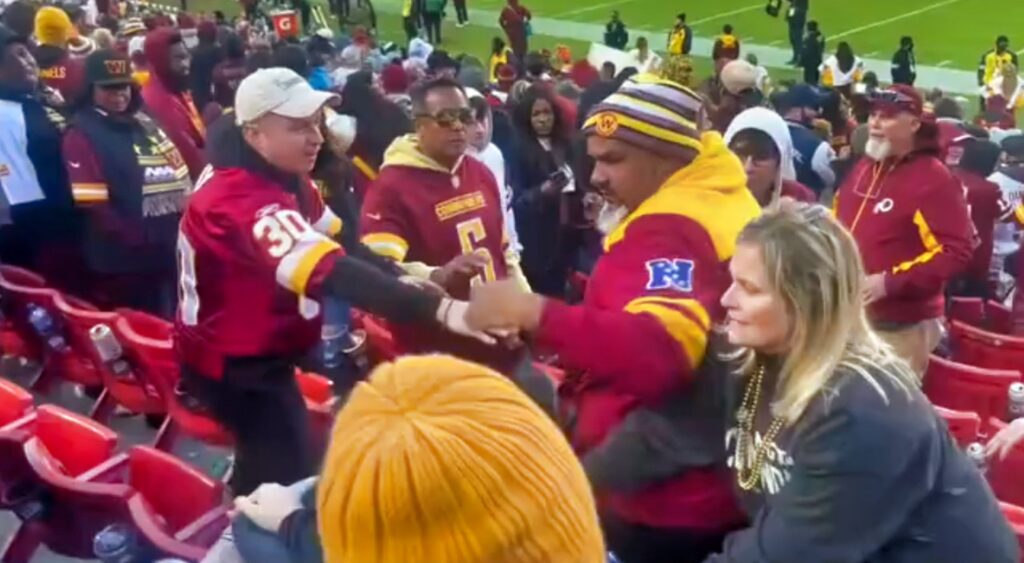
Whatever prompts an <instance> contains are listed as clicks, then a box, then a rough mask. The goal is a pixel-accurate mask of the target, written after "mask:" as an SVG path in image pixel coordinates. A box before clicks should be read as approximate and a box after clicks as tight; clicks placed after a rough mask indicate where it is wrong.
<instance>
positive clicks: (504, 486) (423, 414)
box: [214, 355, 614, 563]
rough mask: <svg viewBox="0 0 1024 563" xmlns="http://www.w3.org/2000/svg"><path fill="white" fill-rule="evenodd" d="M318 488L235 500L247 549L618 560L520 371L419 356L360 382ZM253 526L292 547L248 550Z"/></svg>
mask: <svg viewBox="0 0 1024 563" xmlns="http://www.w3.org/2000/svg"><path fill="white" fill-rule="evenodd" d="M308 487H309V483H301V484H299V485H297V486H294V487H282V486H280V485H263V486H262V487H260V488H259V489H257V490H256V491H255V492H254V493H253V494H252V495H250V496H249V497H240V498H239V499H237V500H236V502H235V505H236V507H237V508H238V510H239V512H240V514H242V515H244V519H242V520H243V521H245V524H244V525H243V526H241V527H240V526H239V520H236V522H235V525H234V542H235V544H236V547H237V548H238V550H239V551H240V552H241V554H242V556H244V557H245V559H246V560H248V561H287V560H289V559H288V558H289V557H290V560H292V561H321V560H322V561H324V562H325V563H352V562H358V563H427V562H429V563H604V562H605V561H614V558H611V557H610V556H609V555H607V554H606V552H605V547H604V540H603V539H602V536H601V529H600V525H599V523H598V516H597V509H596V506H595V501H594V498H593V495H592V493H591V490H590V484H589V483H588V482H587V478H586V476H585V475H584V472H583V468H582V466H581V465H580V463H579V461H578V460H577V459H576V456H575V454H574V453H573V451H572V448H571V447H570V446H569V443H568V442H567V441H566V439H565V437H564V436H563V435H562V433H561V431H560V430H559V428H558V427H557V426H556V425H555V423H554V422H553V421H552V419H551V418H549V417H548V415H546V414H545V413H544V412H543V411H542V410H541V409H540V408H539V407H538V406H537V405H536V404H535V403H533V402H532V401H531V399H530V398H529V397H527V396H526V395H525V394H524V393H523V392H522V391H520V390H519V389H518V388H517V387H516V386H515V384H513V383H512V382H511V381H510V380H509V379H507V378H505V377H503V376H501V375H499V374H498V373H497V372H494V371H491V370H489V369H487V368H485V367H483V366H480V365H477V364H473V363H470V362H466V361H463V360H459V359H457V358H454V357H450V356H440V355H436V356H407V357H404V358H401V359H399V360H397V361H396V362H394V363H387V364H383V365H381V366H379V367H378V368H377V369H376V370H374V372H373V373H372V374H371V375H370V377H369V378H368V379H367V380H366V381H365V382H363V383H359V384H358V385H357V386H356V387H355V389H354V391H353V392H352V394H351V396H350V397H349V399H348V402H347V403H346V405H345V407H344V408H343V409H342V410H341V412H340V413H339V414H338V418H337V420H336V421H335V424H334V431H333V436H332V439H331V443H330V445H329V447H328V450H327V453H326V455H325V458H324V464H323V469H322V470H321V472H320V477H319V482H318V483H317V484H316V488H315V493H314V492H313V490H312V489H309V488H308ZM303 488H305V489H306V492H305V493H297V492H296V489H300V490H301V489H303ZM314 494H315V508H313V506H311V505H314V502H312V499H311V497H312V496H313V495H314ZM303 495H304V496H305V498H301V496H303ZM252 524H255V526H257V527H259V528H262V529H264V530H270V531H273V532H277V534H278V537H279V538H287V539H288V540H289V541H285V542H284V543H286V544H287V546H286V547H282V546H281V545H277V546H276V548H280V549H282V551H280V552H273V553H270V552H269V551H268V550H264V551H262V552H260V553H252V552H247V550H248V549H249V548H250V547H251V544H250V543H249V538H251V536H252V533H251V532H252V530H251V525H252ZM296 538H298V539H299V540H301V541H298V542H292V541H290V540H295V539H296ZM297 544H302V545H297ZM264 547H265V546H264ZM220 549H223V546H222V545H221V544H218V546H215V548H214V550H215V551H219V550H220ZM321 550H322V551H321Z"/></svg>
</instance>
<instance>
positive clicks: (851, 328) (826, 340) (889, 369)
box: [736, 199, 917, 424]
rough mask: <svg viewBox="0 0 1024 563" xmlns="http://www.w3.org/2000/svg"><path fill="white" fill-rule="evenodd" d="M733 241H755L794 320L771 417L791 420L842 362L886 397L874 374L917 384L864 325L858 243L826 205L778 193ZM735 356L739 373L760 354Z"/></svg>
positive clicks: (750, 367)
mask: <svg viewBox="0 0 1024 563" xmlns="http://www.w3.org/2000/svg"><path fill="white" fill-rule="evenodd" d="M739 243H740V244H751V245H756V246H757V247H759V248H760V251H761V257H762V260H763V263H764V267H765V272H766V277H767V279H768V284H769V286H770V287H769V289H770V290H771V291H773V292H775V293H777V294H778V295H779V296H780V297H781V298H782V300H783V301H784V302H785V306H786V310H787V313H788V314H789V317H790V319H791V323H792V326H791V332H790V335H789V352H788V353H787V354H786V356H785V358H784V359H783V361H782V363H781V365H780V371H779V378H778V383H777V386H776V389H775V393H774V399H773V401H774V402H773V404H772V411H773V413H774V415H775V416H779V417H782V418H783V419H785V420H786V422H787V423H788V424H793V423H794V422H796V421H797V419H799V418H800V416H801V415H802V414H803V412H804V410H805V409H806V408H807V405H808V404H809V403H810V401H811V400H812V399H813V398H814V397H815V396H816V395H817V394H818V393H820V392H822V391H824V390H825V389H826V388H827V386H828V385H829V382H830V380H831V378H832V377H833V375H834V374H835V373H836V370H837V369H838V368H841V367H843V368H848V369H852V370H854V371H855V372H857V373H858V374H859V375H861V376H862V377H864V378H865V379H867V380H868V382H869V383H871V385H872V386H873V387H874V388H875V389H876V390H877V391H878V392H879V393H880V394H881V395H882V398H883V399H885V400H886V401H888V398H887V397H886V394H885V391H884V390H883V388H882V386H881V385H879V383H878V381H877V380H876V377H877V374H884V376H886V377H889V378H891V379H892V380H893V382H894V383H895V384H896V385H897V387H900V388H902V389H904V390H906V391H907V392H908V393H909V391H910V389H911V388H912V387H915V386H916V385H917V378H916V377H915V376H914V374H913V372H912V371H911V370H910V368H909V366H907V365H906V363H904V362H903V361H902V360H900V359H898V358H897V357H896V356H895V355H894V354H893V351H892V349H891V348H890V347H889V346H888V345H887V344H886V343H885V342H883V341H882V340H881V338H879V337H878V335H877V334H875V332H874V331H873V330H872V329H871V327H870V325H869V324H868V320H867V316H866V314H865V311H864V297H863V282H864V267H863V265H862V263H861V259H860V253H859V252H858V251H857V243H856V242H855V241H854V240H853V236H851V235H850V233H849V232H848V231H847V230H846V229H845V228H844V227H843V226H842V225H840V224H839V222H838V221H836V220H835V219H834V218H833V217H832V215H831V213H830V212H829V211H828V209H826V208H825V207H822V206H820V205H807V204H801V203H796V202H793V201H791V200H788V199H786V200H783V201H782V202H780V203H779V204H778V205H775V206H772V207H771V208H770V209H768V210H766V211H765V213H764V214H763V215H762V216H761V217H760V218H758V219H756V220H754V221H753V222H751V223H750V224H749V225H747V227H746V228H745V229H743V232H741V233H740V236H739ZM736 357H737V358H739V359H741V360H742V362H741V366H740V373H741V374H742V375H750V374H752V373H753V372H754V371H755V370H756V369H758V366H759V365H760V364H761V362H762V361H764V358H759V357H758V355H757V353H756V352H755V351H753V350H749V349H744V350H740V351H739V352H738V353H737V354H736Z"/></svg>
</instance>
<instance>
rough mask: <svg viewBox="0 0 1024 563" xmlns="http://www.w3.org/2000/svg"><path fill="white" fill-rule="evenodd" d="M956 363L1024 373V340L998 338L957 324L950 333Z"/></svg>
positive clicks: (995, 335) (978, 329)
mask: <svg viewBox="0 0 1024 563" xmlns="http://www.w3.org/2000/svg"><path fill="white" fill-rule="evenodd" d="M949 336H950V341H951V344H952V348H953V359H954V360H956V361H958V362H961V363H965V364H968V365H972V366H979V367H983V368H991V369H1012V370H1020V369H1021V368H1022V367H1024V338H1021V337H1016V336H1007V335H1005V334H996V333H994V332H989V331H986V330H982V329H980V328H977V327H973V326H970V325H967V324H965V323H962V322H960V321H953V322H952V323H951V324H950V329H949Z"/></svg>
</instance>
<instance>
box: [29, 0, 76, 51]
mask: <svg viewBox="0 0 1024 563" xmlns="http://www.w3.org/2000/svg"><path fill="white" fill-rule="evenodd" d="M72 30H73V27H72V25H71V18H69V17H68V14H67V12H65V11H64V10H61V9H60V8H55V7H53V6H44V7H42V8H39V11H38V12H36V26H35V36H36V40H37V41H39V44H41V45H50V46H53V47H61V48H64V47H65V46H67V43H68V38H70V37H71V33H72Z"/></svg>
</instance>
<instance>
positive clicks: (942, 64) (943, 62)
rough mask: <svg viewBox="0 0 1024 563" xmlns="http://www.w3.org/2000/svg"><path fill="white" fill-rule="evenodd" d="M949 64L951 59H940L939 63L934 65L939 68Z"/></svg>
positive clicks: (951, 62)
mask: <svg viewBox="0 0 1024 563" xmlns="http://www.w3.org/2000/svg"><path fill="white" fill-rule="evenodd" d="M951 64H953V61H942V62H941V63H939V64H937V65H935V66H937V67H939V68H943V67H947V66H949V65H951Z"/></svg>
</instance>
